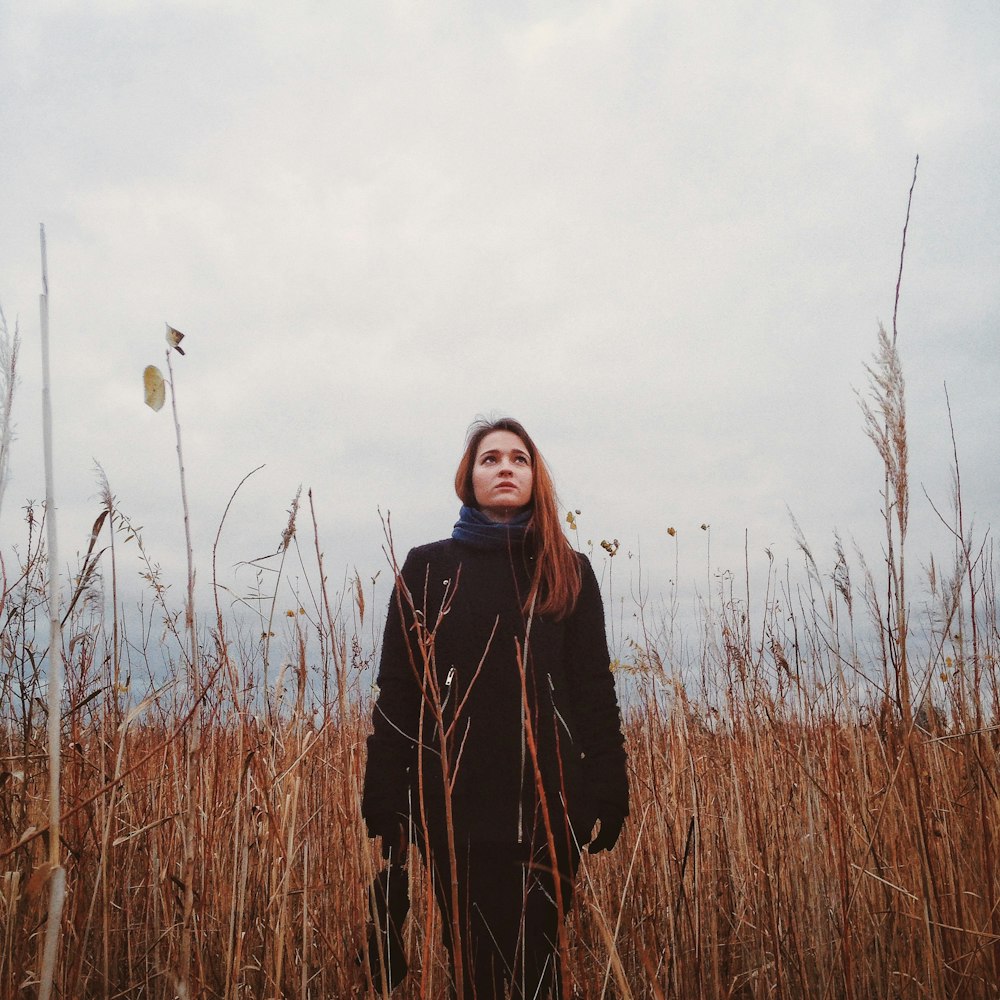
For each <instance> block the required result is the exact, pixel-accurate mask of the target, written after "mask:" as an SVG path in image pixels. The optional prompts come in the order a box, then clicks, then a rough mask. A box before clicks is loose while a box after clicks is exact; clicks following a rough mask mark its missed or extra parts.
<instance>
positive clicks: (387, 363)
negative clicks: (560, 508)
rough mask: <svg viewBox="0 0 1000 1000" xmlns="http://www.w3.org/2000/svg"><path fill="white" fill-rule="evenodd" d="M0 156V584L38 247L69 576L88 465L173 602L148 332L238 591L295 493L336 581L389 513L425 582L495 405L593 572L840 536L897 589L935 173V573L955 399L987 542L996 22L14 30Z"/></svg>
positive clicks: (206, 549) (308, 12)
mask: <svg viewBox="0 0 1000 1000" xmlns="http://www.w3.org/2000/svg"><path fill="white" fill-rule="evenodd" d="M0 124H2V131H0V304H2V306H3V308H4V310H5V312H6V315H7V318H8V322H9V323H10V324H11V326H13V322H14V320H15V319H17V320H19V322H20V328H21V332H22V335H23V338H24V347H23V355H22V363H21V376H22V381H21V385H20V392H19V396H18V398H17V401H16V407H15V421H16V424H17V434H18V439H17V441H16V443H15V447H14V453H13V459H12V462H13V468H12V480H11V484H10V487H9V488H8V491H7V494H6V497H5V500H4V507H3V512H2V522H0V530H2V542H3V550H4V553H5V554H7V555H9V552H10V546H11V545H13V544H14V543H16V542H19V541H20V540H21V539H22V538H23V529H22V528H21V527H20V525H19V519H20V518H21V517H22V512H21V510H20V508H21V507H22V506H23V503H24V501H25V500H26V499H28V498H34V499H41V498H42V497H43V496H44V480H43V473H42V457H41V402H40V381H39V379H40V367H41V361H40V350H39V343H38V326H39V321H38V295H39V292H40V290H41V281H40V274H39V243H38V227H39V224H40V223H44V224H45V226H46V232H47V237H48V265H49V285H50V311H51V337H52V364H53V379H54V387H53V395H54V409H55V420H56V426H55V437H56V491H57V502H58V507H59V516H60V523H59V528H60V536H61V546H62V556H63V561H64V562H70V561H71V560H72V558H73V555H74V553H75V552H76V551H78V550H79V549H81V548H82V547H84V545H85V542H86V535H87V532H88V529H89V525H90V524H91V523H92V521H93V519H94V517H95V516H96V514H97V512H98V509H99V507H98V502H97V500H96V494H97V491H98V487H97V481H96V477H95V474H94V463H95V461H96V462H100V464H101V465H102V466H103V468H104V469H105V471H106V472H107V475H108V478H109V480H110V483H111V487H112V490H113V491H114V493H115V495H116V496H117V499H118V503H119V505H120V506H121V508H122V509H123V510H124V511H125V512H126V513H128V514H129V515H130V516H131V517H132V519H133V520H134V522H135V523H137V524H141V525H143V528H144V530H143V535H144V539H145V542H146V545H147V548H148V549H149V551H150V553H151V554H152V556H153V557H154V558H155V559H157V560H158V561H160V562H161V563H162V564H163V566H164V567H165V569H166V570H167V573H168V576H169V577H170V578H171V579H172V580H173V581H174V582H175V584H176V593H177V600H178V601H180V599H181V596H180V595H181V592H182V591H183V572H184V571H183V526H182V521H181V515H180V504H179V491H178V485H177V470H176V456H175V452H174V443H173V427H172V421H171V418H170V415H169V408H165V409H164V410H163V411H161V412H160V413H153V412H152V411H150V410H149V409H147V408H146V407H145V406H144V405H143V401H142V384H141V376H142V371H143V368H144V367H145V366H146V365H147V364H158V365H160V366H161V367H163V360H164V350H165V347H166V345H165V342H164V337H163V333H164V322H165V321H166V322H169V323H171V324H172V325H173V326H175V327H177V328H178V329H179V330H181V331H183V332H184V333H185V334H186V335H187V337H186V339H185V341H184V347H185V348H186V349H187V355H186V357H183V358H182V357H180V356H175V357H174V369H175V374H176V382H177V395H178V406H179V410H180V416H181V422H182V426H183V443H184V449H185V460H186V466H187V473H188V476H189V490H190V500H191V512H192V520H193V528H194V534H195V545H196V549H197V553H198V555H197V558H198V564H199V572H200V576H199V580H200V581H207V579H208V574H209V562H210V557H211V545H212V540H213V538H214V536H215V532H216V530H217V528H218V525H219V522H220V518H221V516H222V513H223V510H224V508H225V505H226V503H227V502H228V500H229V498H230V495H231V494H232V492H233V490H234V489H235V488H236V485H237V484H238V483H239V481H240V480H241V479H242V478H243V477H244V476H245V475H246V474H247V473H248V472H249V471H250V470H252V469H254V468H255V467H257V466H259V465H263V466H264V468H263V469H262V470H261V471H260V472H258V473H257V474H256V475H255V476H253V477H252V478H251V479H250V480H249V481H248V482H247V483H246V485H245V486H244V487H243V488H242V490H241V492H240V493H239V494H238V497H237V499H236V501H235V502H234V504H233V507H232V509H231V511H230V514H229V520H228V521H227V524H226V531H225V534H224V537H223V543H222V547H221V549H220V556H219V564H220V567H221V568H222V571H223V577H224V578H225V577H226V575H227V574H228V577H229V579H230V580H231V579H232V567H233V566H234V565H235V564H236V563H237V562H238V561H239V560H241V559H249V558H252V557H254V556H259V555H261V554H263V553H264V552H268V551H272V550H273V549H274V548H275V547H276V546H277V544H278V541H279V539H280V535H281V531H282V529H283V527H284V524H285V519H286V513H285V512H286V510H287V508H288V506H289V503H290V501H291V498H292V497H293V495H294V494H295V492H296V490H297V488H298V487H299V485H300V484H301V485H302V486H303V488H304V489H309V488H312V490H313V493H314V497H315V502H316V512H317V518H318V522H319V528H320V533H321V538H322V544H323V547H324V549H325V552H326V559H327V564H328V567H329V568H330V571H331V575H332V576H333V577H334V580H335V582H336V580H337V578H338V577H339V576H340V574H342V573H343V572H344V571H345V570H347V569H353V567H355V566H356V567H357V568H358V570H359V571H360V573H361V575H362V577H369V576H371V575H373V574H374V573H375V572H376V571H377V570H378V569H380V568H383V567H384V565H385V564H384V557H383V555H382V551H381V545H382V528H381V524H380V520H379V514H378V510H379V509H381V510H382V511H391V515H392V522H393V527H394V534H395V538H396V544H397V546H398V547H399V548H400V549H401V550H403V551H405V549H406V548H408V547H410V546H411V545H414V544H418V543H421V542H425V541H429V540H432V539H435V538H439V537H443V536H444V535H446V534H448V533H449V532H450V529H451V525H452V523H453V522H454V520H455V516H456V514H457V506H458V501H457V500H456V499H455V496H454V493H453V490H452V485H451V482H452V476H453V472H454V467H455V465H456V463H457V460H458V457H459V454H460V451H461V447H462V444H463V440H464V435H465V431H466V428H467V425H468V424H469V422H470V421H471V420H472V419H473V418H474V417H475V416H476V415H477V414H479V413H488V414H511V415H514V416H516V417H518V418H519V419H521V420H522V421H523V422H524V423H525V425H526V426H527V427H528V429H529V431H530V432H531V433H532V434H533V436H534V437H535V439H536V441H537V443H538V444H539V446H540V447H541V449H542V451H543V452H544V453H545V455H546V456H547V457H548V460H549V463H550V465H551V466H552V469H553V472H554V475H555V478H556V484H557V488H558V489H559V491H560V494H561V496H562V499H563V501H564V505H565V506H567V507H572V508H579V509H580V510H581V511H582V512H583V513H582V515H581V517H580V519H579V520H580V537H581V541H584V542H585V541H586V540H587V539H588V538H589V539H592V540H593V541H594V543H595V545H596V544H597V543H598V542H599V541H600V539H602V538H612V537H617V538H619V539H620V541H621V542H622V547H623V548H622V552H621V553H620V555H619V557H618V558H619V559H620V558H621V556H622V555H625V554H626V553H627V552H629V551H632V552H633V554H634V553H637V552H639V551H640V549H641V553H642V560H643V566H644V568H645V569H646V570H647V571H648V573H649V575H650V580H651V584H652V586H653V588H654V591H661V590H664V589H665V587H666V585H667V579H668V577H669V576H671V575H672V573H673V566H674V550H673V542H672V541H670V540H669V539H668V536H667V534H666V529H667V528H668V527H671V526H672V527H674V528H675V529H676V531H677V538H678V540H679V544H680V555H681V564H682V575H683V574H684V573H685V572H687V573H690V575H692V576H698V575H699V574H700V578H701V579H702V580H704V579H705V575H706V572H707V570H708V569H709V568H712V569H714V568H725V567H728V568H733V569H737V570H738V569H739V568H740V566H741V565H742V562H743V550H744V537H745V535H746V537H747V538H748V551H749V553H750V559H751V562H752V563H755V564H756V563H759V562H761V561H766V557H765V556H764V554H763V553H764V549H765V547H770V548H771V550H772V551H773V552H774V554H775V556H776V557H777V558H778V559H779V560H785V559H792V560H793V562H794V561H795V559H796V555H795V544H794V536H793V529H792V525H791V521H790V518H789V514H788V511H789V510H791V512H793V513H794V515H795V516H796V518H797V519H798V520H799V522H800V523H801V525H802V527H803V529H804V531H805V532H806V534H807V536H808V537H809V539H810V542H811V543H812V545H813V548H814V550H815V552H816V555H817V558H818V559H819V561H820V563H821V564H824V563H829V564H831V565H832V555H831V552H832V537H833V531H834V530H835V529H836V530H839V531H840V532H841V534H842V535H843V536H844V538H845V541H847V542H848V544H850V539H852V538H856V539H857V540H858V542H859V543H860V544H861V545H862V546H863V547H864V548H865V550H866V552H867V553H868V555H869V558H870V559H873V560H875V561H877V559H878V546H879V537H880V514H879V510H880V503H881V501H880V498H879V491H880V489H881V486H882V475H881V472H880V466H879V462H878V459H877V456H876V454H875V451H874V448H873V446H872V445H871V444H870V442H868V441H867V439H866V438H865V436H864V429H863V421H862V419H861V415H860V413H859V410H858V403H857V399H856V397H855V390H857V389H862V390H863V389H864V387H865V384H866V377H865V370H864V366H865V364H866V363H867V362H869V361H870V360H871V356H872V354H873V352H874V350H875V348H876V331H877V327H878V323H879V321H882V322H883V323H885V324H887V325H889V324H891V321H892V312H893V299H894V292H895V284H896V275H897V269H898V266H899V253H900V237H901V233H902V227H903V222H904V218H905V212H906V201H907V192H908V190H909V187H910V183H911V179H912V175H913V166H914V159H915V157H916V156H917V155H918V154H919V156H920V166H919V174H918V179H917V184H916V190H915V193H914V203H913V212H912V218H911V222H910V229H909V242H908V246H907V253H906V264H905V271H904V276H903V284H902V293H901V300H900V308H899V344H900V349H901V353H902V358H903V365H904V371H905V374H906V377H907V387H908V405H909V415H910V422H909V431H910V448H911V477H912V481H913V485H914V497H913V501H912V503H913V532H912V536H911V552H913V554H914V557H915V558H916V559H924V558H925V556H926V554H927V553H928V552H929V551H930V550H931V549H935V550H937V551H939V552H944V553H947V552H948V551H949V545H948V539H947V533H946V532H945V531H944V529H943V528H942V527H941V526H940V525H938V524H936V522H935V520H934V518H933V517H932V516H931V515H930V513H929V507H928V504H927V502H926V501H925V499H924V497H923V495H922V493H921V484H923V485H924V486H926V488H927V490H928V492H929V493H930V494H931V496H932V498H933V499H934V500H935V502H936V503H938V504H939V505H941V507H942V508H943V509H947V507H948V500H949V482H950V478H949V477H950V473H949V466H950V461H951V444H950V441H949V432H948V419H947V411H946V405H945V396H944V386H945V384H947V388H948V392H949V394H950V398H951V406H952V410H953V416H954V423H955V429H956V435H957V442H958V449H959V457H960V460H961V463H962V470H961V471H962V482H963V487H964V490H965V505H966V515H967V516H970V515H971V516H974V517H975V519H976V524H977V525H978V528H979V529H980V531H984V530H985V529H986V528H987V527H988V526H990V525H991V524H992V525H995V524H997V523H998V521H1000V489H998V485H997V484H998V483H1000V459H998V446H997V437H998V429H1000V393H998V392H997V386H998V383H1000V351H998V323H1000V282H998V279H1000V183H998V178H1000V5H998V4H997V3H996V2H995V0H971V2H964V0H963V2H959V3H956V2H954V0H950V2H933V3H919V2H917V3H910V4H905V5H900V4H895V3H893V4H887V3H871V2H867V0H866V2H853V0H849V2H838V3H832V2H803V3H796V4H788V3H783V2H782V3H766V2H765V3H755V4H749V3H737V2H721V3H716V4H711V5H706V4H695V3H690V2H686V0H670V2H653V0H650V2H641V0H609V2H587V0H572V2H569V0H567V2H561V3H544V2H541V3H526V2H507V3H459V2H438V0H427V2H420V3H418V2H412V3H408V2H393V3H379V2H372V0H357V2H355V0H343V2H329V3H318V2H306V0H296V2H282V3H280V4H279V3H254V4H251V3H238V2H233V0H230V2H219V3H209V2H186V3H163V2H135V3H129V2H126V0H106V2H92V3H86V4H82V3H72V2H54V0H30V2H28V0H8V2H5V3H3V4H2V5H0ZM702 523H708V524H710V525H711V551H710V552H708V551H706V545H707V542H708V533H706V532H701V531H700V530H699V525H700V524H702ZM310 537H311V528H310V529H309V531H308V533H307V534H306V536H305V537H303V539H302V541H303V542H308V540H309V538H310ZM597 552H598V557H597V559H596V560H595V561H597V562H602V561H603V560H604V557H603V553H601V550H600V549H599V548H598V549H597ZM632 565H633V566H634V565H635V563H634V560H633V563H632ZM617 566H618V564H616V570H615V572H616V573H618V572H619V570H618V568H617ZM383 579H384V577H383ZM248 580H249V577H248V576H247V575H246V574H245V573H244V575H243V577H242V583H243V584H245V583H247V582H248ZM240 585H241V583H240V582H239V580H238V582H237V586H240ZM384 594H385V591H383V596H384Z"/></svg>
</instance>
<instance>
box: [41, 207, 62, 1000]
mask: <svg viewBox="0 0 1000 1000" xmlns="http://www.w3.org/2000/svg"><path fill="white" fill-rule="evenodd" d="M41 244H42V294H41V296H40V302H39V306H40V311H41V334H42V434H43V448H44V452H45V527H46V529H47V532H48V534H47V544H48V550H49V551H48V555H49V560H48V601H49V861H48V863H49V867H50V870H51V875H50V881H49V914H48V922H47V924H46V927H45V948H44V950H43V952H42V969H41V976H40V977H39V978H40V983H39V987H38V998H39V1000H48V998H49V996H50V994H51V992H52V981H53V978H54V976H55V968H56V957H57V956H56V952H57V949H58V947H59V928H60V925H61V923H62V909H63V901H64V900H65V898H66V872H65V871H64V870H63V868H62V867H61V865H60V864H59V813H60V808H59V807H60V795H59V767H60V755H59V750H60V743H59V740H60V733H61V730H62V725H61V719H60V714H59V701H60V699H59V695H60V692H61V691H62V621H61V617H62V616H61V615H60V613H59V549H58V545H57V535H56V503H55V487H54V485H53V476H52V391H51V388H50V383H49V268H48V261H47V259H46V253H45V226H44V225H43V226H42V227H41Z"/></svg>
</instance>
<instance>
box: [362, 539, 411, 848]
mask: <svg viewBox="0 0 1000 1000" xmlns="http://www.w3.org/2000/svg"><path fill="white" fill-rule="evenodd" d="M413 568H414V558H413V553H412V552H411V553H410V554H409V555H408V556H407V558H406V562H405V563H404V564H403V569H402V571H401V572H400V576H399V578H398V579H397V580H396V585H395V586H394V587H393V590H392V596H391V598H390V599H389V610H388V613H387V614H386V621H385V634H384V636H383V640H382V655H381V659H380V661H379V670H378V675H377V678H376V683H377V685H378V697H377V698H376V701H375V705H374V707H373V708H372V733H371V736H369V737H368V760H367V763H366V766H365V780H364V790H363V793H362V797H361V814H362V816H363V817H364V820H365V823H366V825H367V827H368V835H369V836H372V837H374V836H378V835H380V834H381V833H382V832H383V831H384V830H386V829H389V828H390V827H391V824H392V823H394V822H397V821H398V819H399V817H401V816H402V817H405V816H406V815H408V813H409V772H410V768H411V767H412V766H414V765H415V762H416V747H417V732H418V727H419V723H420V705H421V694H420V683H419V681H418V670H419V664H420V659H419V650H418V649H417V644H416V642H415V641H414V639H413V631H412V626H413V613H412V608H411V606H410V597H409V592H410V591H409V588H408V586H407V584H406V580H408V579H411V578H412V576H413V572H412V571H413Z"/></svg>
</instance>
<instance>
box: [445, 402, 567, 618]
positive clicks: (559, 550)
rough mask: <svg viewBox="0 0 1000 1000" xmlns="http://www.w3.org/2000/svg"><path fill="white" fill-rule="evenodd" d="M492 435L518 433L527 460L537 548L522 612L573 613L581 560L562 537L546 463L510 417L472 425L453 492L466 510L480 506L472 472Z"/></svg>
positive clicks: (530, 527) (532, 529)
mask: <svg viewBox="0 0 1000 1000" xmlns="http://www.w3.org/2000/svg"><path fill="white" fill-rule="evenodd" d="M493 431H510V433H511V434H516V435H517V436H518V437H519V438H520V439H521V440H522V441H523V442H524V446H525V447H526V448H527V449H528V455H529V457H530V458H531V472H532V482H531V520H530V521H529V522H528V531H529V533H530V535H531V538H532V541H533V543H534V547H535V574H534V576H533V578H532V581H531V591H530V592H529V594H528V599H527V601H526V602H525V611H529V610H530V608H531V605H532V603H534V605H535V611H536V612H537V613H538V614H551V615H553V616H554V617H555V618H565V617H566V616H567V615H569V614H571V613H572V611H573V608H574V607H576V600H577V598H578V597H579V596H580V561H579V559H578V558H577V555H576V553H575V552H574V551H573V549H572V547H571V546H570V544H569V541H568V540H567V539H566V536H565V535H564V534H563V530H562V522H561V521H560V519H559V505H558V500H557V498H556V491H555V487H554V486H553V485H552V477H551V476H550V475H549V469H548V466H547V465H546V464H545V459H544V458H542V455H541V452H539V450H538V448H537V447H536V446H535V442H534V441H532V440H531V437H530V436H529V435H528V432H527V431H526V430H525V429H524V427H523V426H522V425H521V424H520V422H519V421H517V420H514V419H512V418H510V417H502V418H500V419H499V420H487V419H485V418H480V419H478V420H476V421H475V422H474V423H473V424H472V426H471V427H470V428H469V433H468V436H467V438H466V441H465V452H464V454H463V455H462V460H461V461H460V462H459V463H458V470H457V471H456V473H455V492H456V493H457V494H458V498H459V500H461V501H462V503H464V504H465V505H466V506H467V507H478V506H479V505H478V504H477V503H476V494H475V490H474V489H473V487H472V470H473V468H474V467H475V464H476V452H478V451H479V445H480V443H481V442H482V440H483V438H484V437H486V435H487V434H492V433H493Z"/></svg>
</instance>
